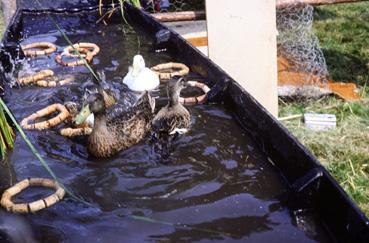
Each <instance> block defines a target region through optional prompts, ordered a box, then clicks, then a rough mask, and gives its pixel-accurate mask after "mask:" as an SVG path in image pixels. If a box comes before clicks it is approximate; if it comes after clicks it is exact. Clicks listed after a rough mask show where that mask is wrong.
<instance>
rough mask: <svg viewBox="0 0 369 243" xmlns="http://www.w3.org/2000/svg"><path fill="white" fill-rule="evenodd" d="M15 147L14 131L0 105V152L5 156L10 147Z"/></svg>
mask: <svg viewBox="0 0 369 243" xmlns="http://www.w3.org/2000/svg"><path fill="white" fill-rule="evenodd" d="M13 147H14V131H13V128H12V127H11V126H10V124H9V122H8V120H7V119H6V116H5V113H4V108H3V106H2V105H0V153H1V157H2V158H4V157H5V155H6V152H7V150H8V149H13Z"/></svg>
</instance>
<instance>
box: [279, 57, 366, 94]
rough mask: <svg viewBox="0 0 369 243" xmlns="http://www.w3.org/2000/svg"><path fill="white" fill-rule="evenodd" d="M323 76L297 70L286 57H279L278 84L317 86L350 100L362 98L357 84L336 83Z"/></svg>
mask: <svg viewBox="0 0 369 243" xmlns="http://www.w3.org/2000/svg"><path fill="white" fill-rule="evenodd" d="M322 79H323V78H322V77H319V76H316V75H313V74H310V73H304V72H298V71H296V68H294V66H293V65H292V64H291V63H290V62H289V61H288V60H287V59H286V58H284V57H282V56H279V57H278V86H288V85H290V86H296V87H303V86H307V85H310V86H317V87H319V88H325V89H328V90H330V91H332V93H334V94H335V95H337V96H339V97H341V98H343V99H345V100H348V101H357V100H360V99H361V98H360V95H359V94H358V93H357V92H356V89H357V87H356V84H354V83H335V82H333V81H332V80H329V79H328V80H322Z"/></svg>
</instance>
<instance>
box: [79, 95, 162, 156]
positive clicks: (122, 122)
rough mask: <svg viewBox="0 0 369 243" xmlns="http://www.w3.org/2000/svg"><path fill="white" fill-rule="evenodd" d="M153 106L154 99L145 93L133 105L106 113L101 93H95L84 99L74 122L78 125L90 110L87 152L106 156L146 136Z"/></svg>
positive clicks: (149, 126)
mask: <svg viewBox="0 0 369 243" xmlns="http://www.w3.org/2000/svg"><path fill="white" fill-rule="evenodd" d="M154 107H155V100H154V99H153V98H151V96H150V95H149V93H148V92H145V93H144V94H143V96H142V97H141V98H140V99H139V100H138V101H137V104H136V105H135V106H133V107H131V108H130V109H128V110H127V111H125V112H119V113H118V114H116V115H109V116H108V115H107V113H106V108H105V103H104V98H103V95H102V94H100V93H95V94H92V95H90V96H89V97H88V98H87V100H86V103H85V105H84V107H83V109H82V110H81V112H80V114H82V115H81V116H79V117H78V119H76V124H77V125H78V124H81V123H82V122H83V121H84V118H85V117H86V115H88V114H89V113H90V112H92V113H93V114H94V116H95V121H94V126H93V128H92V133H91V134H90V135H89V137H88V146H87V147H88V151H89V152H90V153H91V154H92V155H93V156H95V157H100V158H101V157H110V156H112V155H114V154H116V153H117V152H119V151H121V150H123V149H127V148H129V147H131V146H132V145H134V144H137V143H138V142H140V141H141V140H142V139H143V138H144V137H145V136H146V133H147V132H148V131H149V130H150V128H151V121H152V118H153V111H154ZM83 114H84V115H83Z"/></svg>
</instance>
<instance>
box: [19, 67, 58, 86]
mask: <svg viewBox="0 0 369 243" xmlns="http://www.w3.org/2000/svg"><path fill="white" fill-rule="evenodd" d="M52 76H54V72H53V71H52V70H49V69H46V70H42V71H39V72H37V73H36V74H34V75H31V76H28V77H24V78H20V79H18V80H17V82H18V83H19V84H20V85H27V84H31V83H35V82H37V81H39V80H43V79H45V78H47V77H52Z"/></svg>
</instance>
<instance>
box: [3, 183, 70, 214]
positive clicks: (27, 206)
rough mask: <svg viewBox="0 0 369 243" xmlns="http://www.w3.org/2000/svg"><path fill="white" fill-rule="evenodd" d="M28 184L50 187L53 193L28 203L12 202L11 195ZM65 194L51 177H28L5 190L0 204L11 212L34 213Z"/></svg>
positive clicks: (50, 204)
mask: <svg viewBox="0 0 369 243" xmlns="http://www.w3.org/2000/svg"><path fill="white" fill-rule="evenodd" d="M29 186H42V187H47V188H52V189H54V190H55V192H54V193H53V194H51V195H50V196H47V197H45V198H43V199H40V200H37V201H34V202H30V203H14V202H13V201H12V197H14V196H15V195H17V194H18V193H20V192H21V191H23V190H24V189H26V188H27V187H29ZM64 195H65V191H64V189H63V188H62V187H61V186H60V185H59V184H58V183H57V182H56V181H54V180H51V179H43V178H30V179H24V180H23V181H20V182H18V183H17V184H15V185H14V186H12V187H10V188H9V189H7V190H5V191H4V193H3V195H2V197H1V201H0V204H1V206H3V207H4V208H6V210H8V211H11V212H13V213H35V212H37V211H39V210H41V209H44V208H48V207H50V206H52V205H54V204H55V203H57V202H59V201H60V200H62V199H63V197H64Z"/></svg>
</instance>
